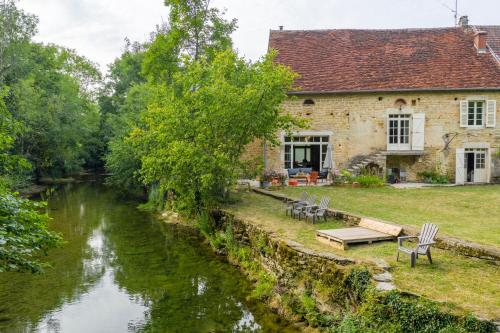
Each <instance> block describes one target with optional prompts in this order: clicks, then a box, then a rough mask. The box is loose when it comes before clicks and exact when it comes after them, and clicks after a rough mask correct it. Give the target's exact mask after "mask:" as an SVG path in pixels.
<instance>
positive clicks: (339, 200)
mask: <svg viewBox="0 0 500 333" xmlns="http://www.w3.org/2000/svg"><path fill="white" fill-rule="evenodd" d="M304 190H307V191H309V192H313V193H315V194H317V195H318V197H321V196H329V197H330V198H331V200H332V201H331V202H330V207H331V208H334V209H338V210H343V211H347V212H351V213H355V214H361V215H364V216H368V217H374V218H379V219H383V220H387V221H392V222H395V223H399V224H405V225H410V226H415V227H420V226H421V225H422V224H424V223H426V222H432V223H435V224H437V225H438V226H439V228H440V231H439V233H440V234H446V235H450V236H454V237H458V238H461V239H465V240H470V241H474V242H477V243H480V244H485V245H493V246H497V247H500V185H485V186H460V187H432V188H420V189H395V188H391V187H384V188H367V189H365V188H343V187H330V186H328V187H308V188H304V187H299V188H298V187H286V188H284V189H283V190H282V192H283V193H285V194H286V195H288V196H290V197H298V196H300V192H302V191H304Z"/></svg>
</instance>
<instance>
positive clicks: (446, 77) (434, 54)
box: [269, 27, 500, 93]
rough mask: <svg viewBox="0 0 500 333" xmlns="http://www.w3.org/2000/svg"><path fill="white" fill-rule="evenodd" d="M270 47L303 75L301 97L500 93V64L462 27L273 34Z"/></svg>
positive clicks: (299, 79)
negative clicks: (418, 92) (451, 91)
mask: <svg viewBox="0 0 500 333" xmlns="http://www.w3.org/2000/svg"><path fill="white" fill-rule="evenodd" d="M496 28H498V27H496ZM490 30H491V29H490ZM499 30H500V29H499ZM497 41H498V40H496V39H495V41H494V42H490V46H491V47H494V46H492V45H491V44H493V45H496V46H498V45H497V44H496V43H497ZM496 46H495V47H496ZM269 47H270V48H272V49H276V50H277V51H278V55H277V59H276V60H277V62H279V63H282V64H284V65H287V66H290V67H291V68H292V69H293V70H294V71H295V72H297V73H299V74H300V75H301V77H300V78H298V79H297V80H296V86H297V89H298V90H300V91H296V92H302V93H326V92H353V91H404V90H449V89H456V90H462V89H498V90H500V64H498V63H497V61H496V60H495V59H494V57H493V55H492V54H491V53H489V52H488V53H485V54H478V52H477V50H476V48H475V47H474V33H473V32H465V31H464V30H463V29H462V28H437V29H405V30H310V31H293V30H292V31H290V30H271V32H270V36H269Z"/></svg>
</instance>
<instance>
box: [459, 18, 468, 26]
mask: <svg viewBox="0 0 500 333" xmlns="http://www.w3.org/2000/svg"><path fill="white" fill-rule="evenodd" d="M458 26H459V27H462V28H467V27H468V26H469V17H468V16H467V15H464V16H460V18H459V19H458Z"/></svg>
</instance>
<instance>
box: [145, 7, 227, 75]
mask: <svg viewBox="0 0 500 333" xmlns="http://www.w3.org/2000/svg"><path fill="white" fill-rule="evenodd" d="M165 5H167V6H168V7H169V9H170V14H169V21H168V23H169V25H168V27H166V28H165V27H164V28H163V29H159V30H158V31H157V33H156V34H155V38H154V39H153V41H152V43H151V45H150V46H149V47H148V50H147V52H146V54H145V57H144V63H143V70H144V73H145V75H146V76H147V77H148V79H149V80H150V81H153V82H155V83H170V81H171V79H172V76H173V75H174V73H176V72H177V71H178V70H179V67H181V66H182V64H183V57H188V58H191V59H194V60H199V59H200V58H201V57H205V58H207V59H213V58H214V56H215V54H216V53H217V52H220V51H222V50H226V49H229V48H231V46H232V39H231V33H233V32H234V30H235V29H236V20H230V21H228V20H226V19H224V15H223V14H224V12H221V11H220V10H219V9H217V8H215V7H211V6H210V0H166V1H165Z"/></svg>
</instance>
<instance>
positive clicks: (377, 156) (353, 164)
mask: <svg viewBox="0 0 500 333" xmlns="http://www.w3.org/2000/svg"><path fill="white" fill-rule="evenodd" d="M385 162H386V157H385V155H383V154H382V153H381V152H376V153H373V154H370V155H358V156H354V157H353V158H352V159H351V160H350V161H349V164H348V166H347V171H349V172H350V173H351V174H352V175H354V176H358V175H359V173H360V171H361V170H362V169H363V168H366V166H367V165H369V164H371V163H374V164H377V165H378V166H379V167H381V168H385Z"/></svg>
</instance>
